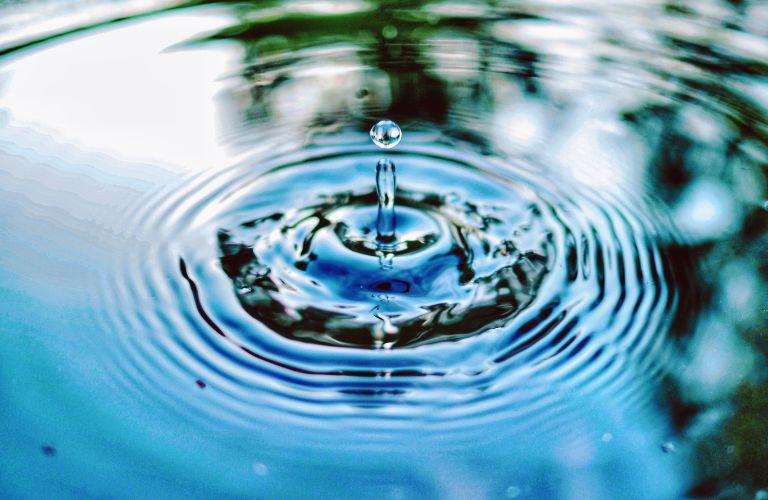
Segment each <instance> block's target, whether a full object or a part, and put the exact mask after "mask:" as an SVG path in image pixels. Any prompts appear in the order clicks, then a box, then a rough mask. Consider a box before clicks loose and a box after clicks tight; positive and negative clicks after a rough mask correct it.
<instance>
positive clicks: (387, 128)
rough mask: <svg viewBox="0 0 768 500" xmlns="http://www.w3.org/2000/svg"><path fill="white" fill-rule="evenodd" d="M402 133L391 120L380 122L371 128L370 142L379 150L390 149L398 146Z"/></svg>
mask: <svg viewBox="0 0 768 500" xmlns="http://www.w3.org/2000/svg"><path fill="white" fill-rule="evenodd" d="M402 138H403V132H402V131H401V130H400V127H399V126H398V125H397V123H395V122H393V121H392V120H381V121H380V122H378V123H377V124H376V125H374V126H373V127H371V140H372V141H373V143H374V144H376V145H377V146H378V147H380V148H384V149H391V148H394V147H395V146H397V145H398V144H400V141H401V140H402Z"/></svg>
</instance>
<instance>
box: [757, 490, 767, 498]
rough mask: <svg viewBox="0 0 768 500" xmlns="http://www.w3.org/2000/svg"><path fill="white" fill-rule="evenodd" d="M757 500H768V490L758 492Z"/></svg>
mask: <svg viewBox="0 0 768 500" xmlns="http://www.w3.org/2000/svg"><path fill="white" fill-rule="evenodd" d="M755 500H768V490H757V491H756V492H755Z"/></svg>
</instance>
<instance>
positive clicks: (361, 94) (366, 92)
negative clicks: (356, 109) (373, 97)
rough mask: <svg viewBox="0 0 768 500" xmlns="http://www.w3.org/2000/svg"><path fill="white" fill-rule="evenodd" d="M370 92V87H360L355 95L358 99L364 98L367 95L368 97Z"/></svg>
mask: <svg viewBox="0 0 768 500" xmlns="http://www.w3.org/2000/svg"><path fill="white" fill-rule="evenodd" d="M370 93H371V92H370V91H369V90H368V89H360V90H358V91H357V94H355V97H357V98H358V99H363V98H365V97H368V95H369V94H370Z"/></svg>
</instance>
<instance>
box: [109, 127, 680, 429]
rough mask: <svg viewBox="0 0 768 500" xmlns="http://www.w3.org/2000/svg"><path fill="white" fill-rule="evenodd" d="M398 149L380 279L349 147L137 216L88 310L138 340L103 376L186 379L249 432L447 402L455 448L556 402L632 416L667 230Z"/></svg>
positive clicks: (171, 198) (238, 171)
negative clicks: (252, 425)
mask: <svg viewBox="0 0 768 500" xmlns="http://www.w3.org/2000/svg"><path fill="white" fill-rule="evenodd" d="M424 137H426V136H424ZM409 138H412V139H411V140H409V144H408V145H407V146H405V147H404V148H402V151H398V152H397V153H394V154H391V156H390V158H392V159H393V161H395V162H396V163H397V165H398V172H399V175H400V177H399V179H398V184H399V191H398V198H397V207H398V208H397V228H398V229H397V231H398V239H397V243H396V245H395V246H394V247H392V248H391V249H390V252H389V253H391V254H392V255H390V256H389V258H391V262H389V263H388V264H387V265H382V260H381V259H382V255H381V253H382V252H381V251H380V248H378V247H377V246H376V244H375V236H374V234H375V222H376V205H375V204H376V193H375V189H374V186H373V184H374V176H373V172H374V166H375V164H376V161H377V159H378V158H379V157H380V154H379V153H377V152H373V151H371V147H370V146H369V145H367V146H366V145H363V144H364V142H363V141H360V140H357V139H356V136H354V137H353V138H352V139H349V142H345V143H339V144H333V145H325V146H322V147H321V146H316V147H308V148H304V149H301V150H299V151H295V152H293V153H289V154H282V155H275V156H273V157H269V158H267V157H262V158H254V159H252V160H250V161H248V162H245V163H243V164H240V165H237V166H235V167H232V168H230V169H228V170H226V171H218V172H215V173H209V174H207V175H206V176H203V177H198V178H195V179H191V180H190V181H188V182H186V183H185V184H183V185H181V186H177V187H175V188H174V189H173V191H171V192H163V193H159V194H158V195H157V196H156V197H155V198H154V199H153V200H149V201H148V202H146V203H144V204H143V205H142V208H141V210H139V211H138V212H137V213H136V214H134V218H133V220H134V221H135V224H134V226H133V228H132V229H130V231H131V232H132V233H133V236H132V237H133V238H136V239H137V240H140V241H142V240H143V241H146V243H145V244H144V245H138V244H137V245H131V246H132V247H133V248H134V249H136V248H140V249H141V250H140V251H139V252H137V253H134V254H133V256H132V258H131V259H125V258H121V262H123V265H124V263H125V262H129V263H130V265H129V266H127V267H126V268H124V269H122V270H121V272H118V273H116V274H115V275H114V278H115V279H116V281H114V282H109V283H105V285H106V286H107V289H106V290H105V291H104V292H103V293H104V295H105V296H106V297H107V298H108V299H109V301H110V302H109V303H108V304H107V307H106V308H105V312H106V315H107V319H106V320H107V321H110V322H111V324H112V325H113V327H114V326H115V320H116V319H118V318H119V319H120V320H121V322H120V324H119V325H118V327H119V328H120V329H123V330H126V331H129V332H144V333H142V334H141V335H140V336H139V338H138V340H137V336H136V334H134V335H127V336H124V337H123V338H124V339H126V343H125V345H121V346H119V348H118V350H119V353H116V354H115V355H116V356H117V357H119V358H123V363H125V367H124V372H125V373H126V374H130V373H131V372H132V371H135V370H137V368H136V367H140V368H138V370H139V371H141V372H143V373H142V375H141V376H136V377H131V378H134V382H135V383H138V384H146V383H147V382H146V380H152V379H153V377H151V376H147V375H146V371H147V370H149V371H157V372H158V374H160V373H163V372H165V371H167V372H168V373H166V374H165V375H164V376H168V375H169V373H173V376H174V377H179V378H181V379H183V378H194V379H197V378H201V379H204V380H207V381H209V382H211V383H212V384H214V385H218V386H219V387H220V388H221V394H220V396H221V401H220V402H219V403H220V408H219V410H221V409H222V408H227V410H226V411H227V414H228V415H229V416H230V417H232V416H234V415H240V416H242V417H243V418H252V416H253V414H254V412H255V411H257V410H256V406H258V405H256V406H253V405H252V402H254V401H262V400H263V398H261V399H260V398H259V397H258V394H262V393H263V392H264V391H267V392H268V393H269V394H270V398H269V400H270V408H271V409H272V410H273V411H274V410H276V411H282V412H288V413H291V414H296V413H300V414H304V415H305V417H308V418H310V419H311V418H312V417H311V415H317V412H318V411H321V413H322V412H326V413H328V414H329V415H330V414H333V413H334V412H336V411H343V410H341V408H343V407H346V406H348V405H350V404H356V405H357V404H363V405H367V404H373V403H375V404H383V403H386V401H393V399H392V398H394V401H399V398H402V397H406V395H407V398H408V401H409V402H410V404H409V405H396V406H395V407H396V408H397V411H398V412H401V413H402V414H407V415H410V416H411V417H413V416H414V415H418V414H423V415H428V414H429V413H428V412H429V411H430V409H433V408H434V406H435V405H440V406H442V405H444V400H445V399H446V398H449V399H450V400H451V401H453V402H455V403H461V404H457V405H452V406H451V407H450V408H445V409H444V411H443V412H441V413H440V415H439V417H436V416H435V415H431V416H430V419H431V420H433V421H435V422H442V423H443V424H442V425H446V426H453V425H454V424H451V423H450V422H452V421H455V420H456V419H458V420H460V421H462V422H464V423H463V424H462V425H461V426H460V427H461V429H462V431H464V432H469V430H470V429H472V428H473V427H474V426H472V425H468V421H470V420H471V421H472V422H474V423H475V424H478V425H480V424H482V423H484V422H487V421H488V420H489V419H491V420H497V419H505V418H510V414H509V411H512V408H514V415H515V416H518V417H519V416H523V415H526V414H534V413H536V414H541V412H543V411H545V410H546V409H548V410H549V411H552V412H555V413H557V412H558V411H562V407H560V409H559V410H558V405H557V404H555V402H556V401H557V399H558V398H560V397H561V396H558V395H559V394H562V393H578V394H589V393H592V392H593V391H596V390H599V391H601V394H603V395H605V396H606V397H611V396H610V395H612V394H613V395H615V396H616V398H617V399H618V400H623V401H625V402H626V404H632V403H633V402H634V403H637V402H638V401H643V400H646V399H647V396H648V394H647V391H649V390H650V389H649V384H648V383H647V382H648V380H649V379H652V378H655V377H657V376H659V374H660V373H662V372H663V370H664V369H665V366H666V364H667V361H668V356H669V354H668V353H669V349H668V344H669V343H668V342H665V337H666V330H667V324H668V322H669V320H670V318H671V316H672V315H673V313H674V310H675V306H676V294H675V292H674V286H673V277H672V275H671V273H670V271H669V267H668V265H667V263H666V262H665V245H667V244H668V243H669V242H670V237H669V235H668V233H667V232H666V230H662V229H659V228H656V227H655V226H653V225H651V223H650V222H648V220H647V219H646V218H645V217H643V216H641V215H640V213H639V210H637V211H636V210H634V209H633V207H631V206H626V205H622V204H620V203H619V202H617V201H615V200H613V199H610V198H609V197H608V196H606V195H604V194H596V193H592V192H590V191H587V190H581V189H579V188H577V187H576V186H572V185H571V186H569V187H568V190H567V192H564V191H560V190H557V188H556V186H558V185H561V184H560V183H557V182H551V180H550V179H548V178H547V177H545V176H542V170H541V169H539V168H534V167H533V166H526V165H524V164H523V163H522V162H509V161H504V160H502V159H501V158H494V157H489V156H483V155H478V154H475V153H472V152H468V151H466V150H462V149H457V148H453V147H446V146H442V145H439V144H436V143H435V142H434V141H430V140H429V139H427V138H422V139H421V140H420V139H419V136H418V134H411V135H409ZM654 220H661V218H659V217H655V216H654ZM361 348H362V349H361ZM161 385H162V384H161ZM574 391H575V392H574ZM382 398H384V399H382ZM320 401H322V402H323V403H324V404H321V405H320V408H322V410H319V409H318V407H316V406H313V404H320ZM249 402H250V403H249ZM259 408H261V407H260V406H259ZM333 408H336V410H333ZM261 409H262V410H263V408H261ZM385 420H386V419H385ZM552 422H554V420H553V421H552ZM436 428H439V426H438V427H436Z"/></svg>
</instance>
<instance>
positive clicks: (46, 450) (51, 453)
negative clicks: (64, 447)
mask: <svg viewBox="0 0 768 500" xmlns="http://www.w3.org/2000/svg"><path fill="white" fill-rule="evenodd" d="M40 451H42V452H43V454H44V455H45V456H46V457H55V456H56V448H54V447H53V446H50V445H45V446H41V447H40Z"/></svg>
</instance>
